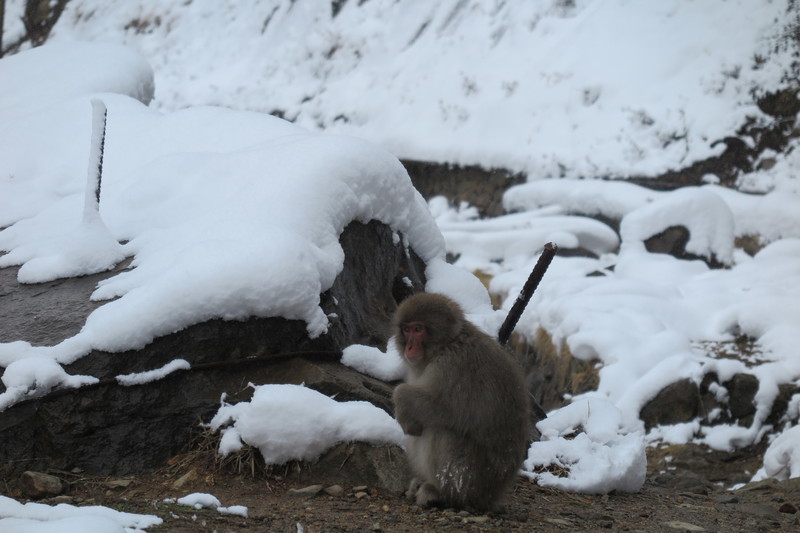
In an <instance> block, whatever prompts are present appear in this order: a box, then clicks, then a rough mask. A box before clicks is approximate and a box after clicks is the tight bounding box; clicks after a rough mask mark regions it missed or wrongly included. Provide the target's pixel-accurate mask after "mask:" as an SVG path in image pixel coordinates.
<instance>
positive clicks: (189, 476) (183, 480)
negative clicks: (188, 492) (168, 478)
mask: <svg viewBox="0 0 800 533" xmlns="http://www.w3.org/2000/svg"><path fill="white" fill-rule="evenodd" d="M195 479H197V470H195V469H194V468H192V469H191V470H189V471H188V472H186V473H185V474H184V475H182V476H181V477H179V478H178V479H176V480H175V483H173V484H172V489H173V490H181V489H182V488H183V487H184V485H186V484H187V483H189V482H190V481H194V480H195Z"/></svg>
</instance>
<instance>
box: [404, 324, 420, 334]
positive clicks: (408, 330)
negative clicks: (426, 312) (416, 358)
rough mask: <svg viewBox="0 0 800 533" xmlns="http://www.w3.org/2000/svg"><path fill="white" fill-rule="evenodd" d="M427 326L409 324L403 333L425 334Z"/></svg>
mask: <svg viewBox="0 0 800 533" xmlns="http://www.w3.org/2000/svg"><path fill="white" fill-rule="evenodd" d="M424 332H425V326H424V325H422V324H408V325H407V326H403V333H424Z"/></svg>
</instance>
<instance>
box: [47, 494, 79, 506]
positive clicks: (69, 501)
mask: <svg viewBox="0 0 800 533" xmlns="http://www.w3.org/2000/svg"><path fill="white" fill-rule="evenodd" d="M49 503H52V504H53V505H58V504H60V503H67V504H73V503H79V502H78V501H76V499H75V498H73V497H72V496H67V495H66V494H62V495H60V496H56V497H55V498H50V500H49Z"/></svg>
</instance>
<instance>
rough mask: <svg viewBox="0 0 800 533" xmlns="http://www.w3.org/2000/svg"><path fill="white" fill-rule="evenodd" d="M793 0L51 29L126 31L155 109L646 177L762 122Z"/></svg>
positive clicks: (135, 8) (293, 11) (535, 171)
mask: <svg viewBox="0 0 800 533" xmlns="http://www.w3.org/2000/svg"><path fill="white" fill-rule="evenodd" d="M14 3H16V4H19V3H21V1H20V0H16V2H11V4H12V5H13V4H14ZM787 6H788V2H786V1H785V0H773V1H764V0H736V1H725V0H704V1H702V2H686V1H683V0H666V1H660V2H635V1H628V0H614V1H610V2H609V1H601V0H577V1H561V0H553V1H530V2H522V1H520V2H497V1H495V0H443V1H438V2H426V1H412V2H395V1H394V0H370V1H368V2H356V1H354V0H351V1H349V2H343V3H342V6H341V9H340V10H339V11H337V12H336V13H334V10H333V9H332V7H331V3H329V2H321V1H316V0H300V1H294V0H270V1H262V0H244V1H240V2H236V3H220V2H217V1H215V0H195V1H193V2H173V1H171V0H149V1H141V0H136V1H127V2H124V3H121V4H119V3H109V2H104V1H99V0H72V1H71V2H70V3H69V4H68V5H67V8H66V10H65V12H64V14H63V15H62V19H61V21H60V22H59V23H58V24H57V26H56V28H55V31H54V33H53V36H52V37H51V42H54V43H58V42H65V41H68V40H93V41H108V42H115V43H124V44H127V45H130V46H131V47H133V48H134V49H136V50H138V51H139V52H141V53H142V55H143V56H144V57H146V58H147V59H148V61H149V62H150V63H151V64H152V65H153V68H154V70H155V73H156V76H155V82H156V98H155V101H154V105H155V106H157V107H158V108H161V109H167V110H173V109H177V108H181V107H185V106H189V105H198V104H217V105H223V106H226V107H233V108H236V109H251V110H258V111H266V112H280V113H282V114H283V115H284V116H286V117H287V118H290V119H292V120H293V121H296V122H297V123H298V124H300V125H302V126H305V127H307V128H310V129H314V130H317V129H324V130H326V131H334V132H341V133H351V134H355V135H358V136H360V137H364V138H367V139H369V140H371V141H373V142H376V143H378V144H380V145H382V146H384V147H385V148H387V149H388V150H389V151H391V152H392V153H394V154H395V155H397V156H398V157H400V158H401V159H402V158H409V159H420V160H433V161H446V162H451V163H462V164H480V165H484V166H490V167H501V168H508V169H511V170H515V171H517V170H519V171H525V172H527V173H528V174H529V175H530V176H532V177H537V178H538V177H546V176H566V177H581V176H582V177H594V176H606V175H610V176H629V175H654V174H658V173H661V172H664V171H665V170H668V169H675V168H680V167H684V166H688V165H689V164H690V163H692V162H694V161H697V160H699V159H703V158H707V157H709V156H711V155H714V154H718V153H719V152H720V151H721V150H722V148H723V146H722V145H721V144H718V145H716V146H712V145H713V143H714V141H717V140H720V139H722V138H723V137H725V136H727V135H731V134H732V132H734V131H735V130H736V129H737V128H738V127H739V126H741V125H742V124H743V123H744V121H745V119H746V117H751V118H752V119H753V120H755V121H756V122H766V121H769V120H770V119H769V117H766V116H765V115H763V113H761V111H759V109H758V108H757V107H756V105H755V103H754V97H755V96H757V95H759V94H762V93H763V92H764V91H769V90H775V89H777V88H778V87H780V86H781V85H782V84H783V83H785V76H786V74H787V72H788V71H789V69H790V62H791V59H792V52H793V47H792V46H791V45H790V41H789V40H788V36H789V35H790V33H789V31H788V29H787V28H788V24H790V23H791V20H792V18H791V16H787ZM11 9H12V8H11V7H10V8H9V10H11ZM17 9H19V8H17ZM10 18H12V16H7V19H10ZM12 34H13V32H12Z"/></svg>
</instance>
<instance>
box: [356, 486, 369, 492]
mask: <svg viewBox="0 0 800 533" xmlns="http://www.w3.org/2000/svg"><path fill="white" fill-rule="evenodd" d="M365 490H367V486H366V485H359V486H357V487H353V492H364V491H365Z"/></svg>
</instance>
